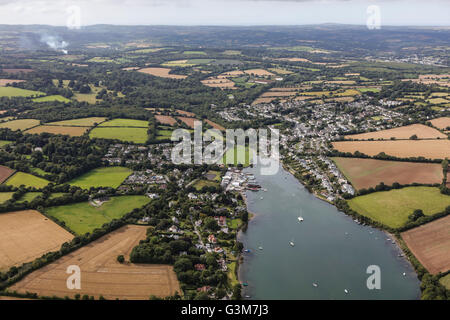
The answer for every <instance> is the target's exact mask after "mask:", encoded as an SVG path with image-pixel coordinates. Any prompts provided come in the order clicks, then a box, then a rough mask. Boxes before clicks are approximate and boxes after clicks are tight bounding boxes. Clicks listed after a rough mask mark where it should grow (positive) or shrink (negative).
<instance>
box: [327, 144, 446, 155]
mask: <svg viewBox="0 0 450 320" xmlns="http://www.w3.org/2000/svg"><path fill="white" fill-rule="evenodd" d="M332 144H333V147H334V148H335V149H336V150H338V151H340V152H351V153H354V152H355V151H359V152H362V153H364V154H366V155H368V156H376V155H378V154H379V153H381V152H384V153H386V154H387V155H390V156H395V157H398V158H411V157H425V158H427V159H445V158H446V157H447V158H449V157H450V140H442V139H441V140H399V141H390V140H388V141H337V142H333V143H332Z"/></svg>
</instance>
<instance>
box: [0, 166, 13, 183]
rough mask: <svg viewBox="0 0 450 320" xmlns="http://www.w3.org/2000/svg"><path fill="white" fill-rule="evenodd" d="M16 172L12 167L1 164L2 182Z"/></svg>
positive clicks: (0, 178)
mask: <svg viewBox="0 0 450 320" xmlns="http://www.w3.org/2000/svg"><path fill="white" fill-rule="evenodd" d="M14 172H15V170H13V169H11V168H8V167H5V166H0V183H3V182H4V181H5V180H6V179H8V178H9V177H10V176H11V175H12V174H13V173H14Z"/></svg>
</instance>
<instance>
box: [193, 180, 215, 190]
mask: <svg viewBox="0 0 450 320" xmlns="http://www.w3.org/2000/svg"><path fill="white" fill-rule="evenodd" d="M218 186H219V183H218V182H216V181H209V180H198V181H196V182H195V183H194V185H193V187H194V188H195V189H196V190H197V191H200V190H202V188H203V187H218Z"/></svg>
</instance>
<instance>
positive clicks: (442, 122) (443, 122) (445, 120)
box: [430, 117, 450, 130]
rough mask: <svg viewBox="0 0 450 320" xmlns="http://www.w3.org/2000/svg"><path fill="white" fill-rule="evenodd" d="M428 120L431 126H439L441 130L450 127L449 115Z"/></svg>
mask: <svg viewBox="0 0 450 320" xmlns="http://www.w3.org/2000/svg"><path fill="white" fill-rule="evenodd" d="M430 122H431V124H432V125H433V126H435V127H436V128H439V129H441V130H445V129H447V128H448V127H450V117H442V118H437V119H433V120H431V121H430Z"/></svg>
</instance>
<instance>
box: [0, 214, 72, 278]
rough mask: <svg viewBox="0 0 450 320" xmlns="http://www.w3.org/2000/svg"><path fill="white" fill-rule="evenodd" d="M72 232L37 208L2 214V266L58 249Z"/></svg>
mask: <svg viewBox="0 0 450 320" xmlns="http://www.w3.org/2000/svg"><path fill="white" fill-rule="evenodd" d="M72 238H73V235H72V234H71V233H69V232H68V231H66V230H65V229H63V228H61V227H60V226H58V225H57V224H56V223H54V222H53V221H51V220H49V219H48V218H46V217H45V216H43V215H42V214H40V213H39V212H38V211H35V210H24V211H16V212H7V213H2V214H0V270H5V269H9V268H10V267H12V266H18V265H21V264H23V263H25V262H32V261H33V260H35V259H36V258H39V257H41V256H42V255H43V254H45V253H47V252H51V251H57V250H59V249H60V248H61V245H62V244H63V243H64V242H68V241H71V240H72Z"/></svg>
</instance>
